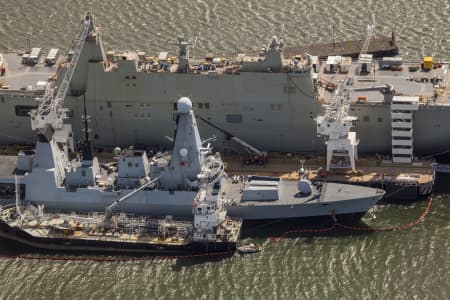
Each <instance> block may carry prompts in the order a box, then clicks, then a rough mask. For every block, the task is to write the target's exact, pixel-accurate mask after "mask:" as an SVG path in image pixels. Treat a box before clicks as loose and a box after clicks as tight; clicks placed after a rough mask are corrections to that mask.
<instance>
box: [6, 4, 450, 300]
mask: <svg viewBox="0 0 450 300" xmlns="http://www.w3.org/2000/svg"><path fill="white" fill-rule="evenodd" d="M2 2H3V3H1V10H0V51H5V50H7V49H17V48H25V47H27V38H31V43H32V45H33V46H41V47H43V48H47V49H48V48H50V47H60V48H63V49H66V48H67V45H69V44H70V41H71V40H72V38H75V35H76V30H77V28H78V26H77V24H78V22H79V19H80V15H82V14H83V12H84V11H86V10H92V11H93V12H94V13H95V15H96V17H97V22H98V23H100V25H101V26H102V28H103V32H104V35H103V40H104V42H105V46H106V48H107V49H140V50H141V49H142V50H145V51H147V52H158V51H161V50H163V49H169V50H175V48H174V46H172V45H170V44H169V43H170V42H171V41H173V40H174V38H175V36H176V35H177V34H179V33H184V34H185V35H186V36H188V37H198V40H197V44H196V48H195V53H196V54H203V53H206V52H209V51H211V52H230V49H237V50H238V51H244V50H255V49H258V48H259V47H260V45H261V44H262V43H265V42H266V40H267V38H268V37H270V36H271V35H272V34H274V33H278V34H282V35H283V36H284V37H285V40H286V42H287V43H288V44H289V45H298V44H302V43H308V44H309V43H315V42H327V41H331V34H330V31H331V27H332V24H334V25H335V28H336V31H337V32H338V35H337V40H345V39H355V38H359V37H361V35H362V32H363V28H364V27H365V24H366V23H367V22H368V21H372V22H375V24H376V25H377V30H378V32H379V33H384V34H389V33H390V30H391V28H394V29H395V31H396V34H397V39H398V42H399V44H400V47H401V52H402V54H404V55H405V56H407V57H410V58H417V57H420V56H422V55H423V54H427V55H428V54H432V55H435V56H440V57H444V58H449V56H450V55H449V53H450V31H449V30H448V23H449V18H450V2H449V1H448V0H438V1H423V0H410V1H406V0H402V1H387V0H378V1H371V0H367V1H357V3H353V1H348V0H338V1H333V2H332V3H333V4H329V2H330V1H325V0H319V1H300V0H297V1H292V0H291V1H268V0H259V1H255V0H251V1H236V0H231V1H222V2H219V1H173V0H170V1H149V0H147V1H131V0H122V1H117V0H113V1H97V0H92V1H89V2H88V1H80V0H74V1H64V3H63V1H46V2H47V3H46V4H38V2H32V1H26V0H16V1H10V0H3V1H2ZM350 4H351V5H350ZM425 206H426V203H425V202H418V203H414V204H411V205H389V206H384V207H380V208H378V211H377V212H376V215H377V220H376V221H375V222H372V221H371V220H370V219H368V218H365V219H364V222H366V223H367V224H369V226H390V225H394V224H403V223H408V222H410V221H411V220H413V219H415V218H416V217H417V216H419V215H420V214H421V212H422V210H423V209H424V207H425ZM449 216H450V201H449V200H448V199H447V197H446V196H439V197H437V199H436V200H435V201H434V202H433V205H432V208H431V211H430V214H429V215H428V216H427V217H426V219H425V222H424V223H421V224H419V225H418V226H416V227H414V228H412V229H410V230H405V231H396V232H384V233H383V232H381V233H378V232H376V233H367V234H356V233H354V232H338V233H335V234H332V235H328V236H315V237H314V236H297V237H295V236H294V237H291V238H289V239H285V240H283V241H282V242H281V243H280V244H274V243H271V242H268V239H267V237H268V236H271V235H276V234H280V233H281V232H282V230H283V228H281V227H277V226H272V225H271V226H266V227H259V228H250V229H249V230H250V233H252V235H256V236H257V237H253V238H246V241H248V242H260V243H265V245H266V246H265V248H264V250H263V252H262V253H260V254H257V255H253V256H245V257H240V256H234V257H231V258H225V259H222V260H212V261H211V260H209V261H205V260H200V259H196V260H178V261H177V260H164V261H144V262H93V261H86V262H75V261H37V260H20V259H0V274H1V275H0V287H1V288H0V298H1V299H52V298H57V299H89V298H92V299H102V298H104V299H111V298H117V299H133V298H135V299H181V298H190V299H449V298H450V262H449V259H448V258H449V257H450V242H449V241H450V221H449V220H450V217H449ZM17 252H20V253H25V254H30V255H34V253H33V252H30V251H28V250H25V251H24V250H19V249H18V248H17V247H14V246H10V245H5V242H4V241H0V254H11V253H17Z"/></svg>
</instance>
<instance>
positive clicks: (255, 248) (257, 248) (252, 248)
mask: <svg viewBox="0 0 450 300" xmlns="http://www.w3.org/2000/svg"><path fill="white" fill-rule="evenodd" d="M261 250H262V247H261V245H259V244H253V243H251V244H248V245H243V246H240V247H238V248H237V252H238V253H239V254H254V253H258V252H261Z"/></svg>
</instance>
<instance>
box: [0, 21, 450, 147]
mask: <svg viewBox="0 0 450 300" xmlns="http://www.w3.org/2000/svg"><path fill="white" fill-rule="evenodd" d="M92 29H93V30H91V31H90V33H89V34H88V35H87V37H86V38H85V43H84V44H83V47H82V49H81V50H80V55H79V58H78V62H77V66H76V68H75V70H74V73H73V76H72V78H71V80H70V87H69V89H68V93H67V97H66V101H65V103H64V105H65V107H67V108H68V109H70V110H71V111H72V113H73V114H72V116H73V117H72V121H71V123H72V124H73V131H74V136H75V137H76V139H80V138H81V137H82V136H83V134H82V129H83V125H82V122H80V121H81V119H80V116H82V115H83V114H84V109H85V107H86V109H87V113H88V114H89V115H90V116H91V117H92V123H91V127H92V137H93V138H94V141H95V144H96V146H97V147H110V148H112V147H115V146H116V145H120V146H125V145H146V146H147V147H148V148H153V149H163V148H167V147H169V146H170V142H169V141H168V140H167V139H166V138H164V136H172V132H173V124H172V121H171V120H172V118H173V113H174V111H175V110H176V109H175V108H176V107H175V106H176V101H177V99H179V98H180V97H181V96H183V95H189V96H190V97H191V98H192V99H194V103H193V105H194V108H195V109H196V111H197V114H198V115H199V116H201V117H202V118H204V119H206V120H208V121H210V122H212V123H213V124H216V125H217V126H218V127H220V128H223V129H224V130H226V131H227V132H230V133H231V134H232V135H233V136H237V137H239V138H241V139H243V140H245V141H247V142H248V143H250V144H251V145H254V146H256V147H257V148H259V149H265V150H268V151H284V152H298V151H323V150H324V149H325V148H324V143H323V141H322V139H321V138H320V137H318V136H317V135H316V126H317V125H316V122H315V118H316V117H317V116H318V115H321V114H323V113H324V105H327V104H328V103H329V102H330V101H331V99H333V97H334V90H333V87H335V86H336V85H337V83H338V82H339V81H342V80H343V78H345V77H346V76H347V75H346V74H345V73H347V72H348V71H349V70H350V67H349V66H350V65H351V64H354V62H352V61H351V59H350V58H348V57H340V56H334V57H329V58H328V59H327V61H320V60H318V59H317V58H314V57H311V56H308V55H296V56H292V57H285V56H284V55H283V53H284V51H283V49H284V43H283V41H282V40H281V39H280V38H279V37H273V38H272V39H271V40H270V42H269V44H268V45H267V46H265V47H264V49H263V50H262V51H261V53H260V54H259V55H256V56H246V55H236V56H217V57H214V56H208V57H205V58H204V59H195V58H192V57H190V55H189V44H190V43H189V42H188V41H186V40H184V39H183V38H181V37H180V38H179V40H178V42H177V43H176V44H177V45H178V55H177V56H171V55H169V54H168V52H161V53H159V55H155V56H149V55H147V54H146V53H144V52H129V51H126V52H111V51H108V52H105V51H104V49H103V46H102V42H101V35H100V30H99V28H98V27H97V26H95V24H93V25H92ZM80 36H81V35H80ZM4 58H5V61H6V63H7V65H8V68H7V72H6V74H5V76H3V77H2V78H1V80H2V82H3V85H4V86H8V87H9V89H7V90H1V91H0V97H1V99H2V102H1V105H2V106H3V109H2V110H1V112H0V113H1V117H2V118H1V119H2V120H4V122H3V123H4V124H3V123H2V129H1V132H0V135H1V137H2V138H1V139H0V140H1V142H2V143H18V142H20V143H22V142H31V141H32V133H31V131H30V130H29V126H28V119H27V116H28V115H27V112H28V110H30V109H31V108H33V107H36V106H37V103H36V101H35V100H34V98H36V97H37V96H39V94H42V93H43V91H39V90H38V91H36V90H35V89H36V88H37V87H38V86H37V85H36V82H37V81H42V77H43V79H44V81H45V80H46V78H47V76H48V74H53V73H57V74H58V76H57V81H60V80H62V79H61V78H64V74H65V72H66V71H67V70H68V63H67V62H62V63H59V64H57V65H59V67H58V68H57V69H56V67H55V66H53V67H47V66H45V67H44V66H43V65H41V64H40V63H38V64H37V65H35V66H33V67H31V66H26V67H24V69H25V71H26V72H23V70H19V68H22V66H23V65H22V64H20V59H21V58H20V57H18V56H11V55H4ZM41 60H42V61H43V60H44V58H42V59H41ZM357 64H360V65H361V69H358V72H356V73H355V75H354V76H353V75H352V76H351V78H352V80H353V83H352V87H351V91H350V113H351V115H352V116H355V117H357V118H358V121H355V122H354V123H355V124H354V125H355V126H354V127H355V132H356V133H357V135H358V138H359V140H360V143H359V145H358V150H359V152H360V153H366V152H379V153H384V154H392V149H393V148H394V146H398V145H396V143H397V142H394V144H393V137H396V136H395V135H394V136H393V135H392V133H393V131H392V125H393V124H394V125H395V124H397V125H398V124H399V123H395V122H397V120H398V118H393V115H392V113H393V112H394V113H397V112H396V109H393V108H392V104H393V102H392V98H393V97H394V96H406V97H418V101H417V110H411V111H410V114H411V119H408V118H406V119H404V120H413V122H409V123H410V124H411V126H412V128H411V131H410V132H411V135H412V136H413V139H412V141H413V142H412V144H413V153H416V154H422V153H435V152H440V151H444V150H447V149H448V145H449V144H450V136H449V135H448V133H447V132H445V129H446V128H448V127H449V126H450V119H449V118H448V117H447V116H448V114H449V109H450V106H449V99H448V95H449V94H448V82H449V74H450V72H448V68H449V66H448V64H446V63H444V61H441V60H437V59H434V61H433V59H431V65H430V63H429V60H427V63H426V64H425V65H424V67H423V68H422V66H421V65H422V62H404V61H403V60H402V59H401V58H399V57H395V58H383V59H381V60H379V61H376V62H375V61H373V60H372V59H371V57H370V55H368V54H364V55H362V56H361V57H360V58H359V59H358V62H357ZM430 67H431V68H430ZM36 70H42V75H41V77H39V79H37V78H36V77H35V76H36V74H35V73H36V72H35V71H36ZM46 72H48V73H46ZM39 73H41V72H40V71H39ZM24 74H25V75H24ZM32 74H33V75H32ZM44 74H45V75H44ZM21 76H23V77H21ZM33 76H34V77H33ZM27 81H28V82H29V83H27ZM29 86H32V89H30V88H28V87H29ZM21 87H25V88H24V89H23V90H21ZM39 87H42V82H41V85H40V86H39ZM84 103H86V106H85V105H84ZM394 104H396V103H395V101H394ZM394 106H395V105H394ZM394 116H395V115H394ZM199 130H200V132H201V133H202V135H204V136H210V135H213V134H217V140H216V141H215V142H214V146H215V147H216V148H218V149H226V148H227V137H226V136H225V135H223V134H218V133H217V132H216V131H215V130H214V129H213V128H211V127H210V126H208V125H207V124H203V123H201V124H199ZM394 134H397V133H396V132H394ZM374 136H376V137H377V138H376V139H374V138H372V137H374ZM393 145H394V146H393ZM394 152H398V150H396V151H394Z"/></svg>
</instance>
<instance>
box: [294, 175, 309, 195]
mask: <svg viewBox="0 0 450 300" xmlns="http://www.w3.org/2000/svg"><path fill="white" fill-rule="evenodd" d="M297 188H298V191H299V192H300V193H301V194H302V195H310V194H311V193H312V184H311V181H309V180H307V179H302V180H299V181H298V184H297Z"/></svg>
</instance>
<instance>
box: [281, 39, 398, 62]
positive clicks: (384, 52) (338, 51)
mask: <svg viewBox="0 0 450 300" xmlns="http://www.w3.org/2000/svg"><path fill="white" fill-rule="evenodd" d="M363 43H364V40H352V41H343V42H336V43H324V44H310V45H305V46H297V47H287V48H286V50H285V53H286V55H287V56H294V55H296V54H299V53H309V54H311V55H315V56H318V57H319V58H321V59H325V58H326V57H327V56H332V55H342V56H351V57H352V58H358V55H359V52H360V50H361V48H362V45H363ZM367 53H369V54H372V55H373V57H375V58H380V57H385V56H395V55H398V46H397V44H396V42H395V37H394V36H392V37H390V38H389V37H385V36H380V37H376V38H374V39H372V41H371V42H370V44H369V48H368V50H367Z"/></svg>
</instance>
